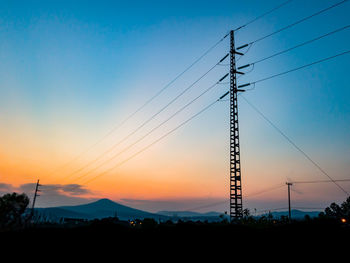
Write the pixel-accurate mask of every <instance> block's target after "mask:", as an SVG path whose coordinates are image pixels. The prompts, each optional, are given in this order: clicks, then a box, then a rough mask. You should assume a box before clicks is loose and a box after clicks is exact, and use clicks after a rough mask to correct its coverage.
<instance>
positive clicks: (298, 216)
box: [265, 209, 321, 219]
mask: <svg viewBox="0 0 350 263" xmlns="http://www.w3.org/2000/svg"><path fill="white" fill-rule="evenodd" d="M320 212H321V211H300V210H296V209H292V210H291V214H292V218H294V219H303V218H304V217H305V216H306V215H309V216H310V217H317V216H318V214H319V213H320ZM271 214H272V216H273V217H275V218H279V217H281V216H288V211H280V212H271ZM265 215H266V214H265Z"/></svg>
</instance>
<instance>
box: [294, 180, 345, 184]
mask: <svg viewBox="0 0 350 263" xmlns="http://www.w3.org/2000/svg"><path fill="white" fill-rule="evenodd" d="M333 182H350V179H339V180H333V181H332V180H317V181H296V182H294V181H293V182H291V183H293V184H316V183H333Z"/></svg>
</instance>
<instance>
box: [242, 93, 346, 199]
mask: <svg viewBox="0 0 350 263" xmlns="http://www.w3.org/2000/svg"><path fill="white" fill-rule="evenodd" d="M241 97H242V98H243V99H244V100H245V101H246V102H247V103H248V105H249V106H251V107H252V108H253V109H254V110H255V111H256V112H257V113H258V114H259V115H260V116H261V117H262V118H263V119H264V120H266V121H267V122H268V123H269V124H270V125H271V126H272V127H273V128H274V129H275V130H276V131H277V132H278V133H279V134H281V135H282V136H283V137H284V138H285V139H286V140H287V141H288V142H289V143H290V144H291V145H292V146H293V147H294V148H295V149H297V150H298V151H299V152H300V153H301V154H302V155H304V157H305V158H306V159H307V160H309V161H310V162H311V163H312V164H313V165H314V166H315V167H316V168H317V169H318V170H320V171H321V172H322V173H323V174H324V175H326V176H327V177H328V178H329V179H330V180H331V181H332V182H333V183H334V184H335V185H336V186H337V187H338V188H339V189H341V190H342V191H343V192H344V193H345V194H346V195H349V194H348V192H347V191H345V189H344V188H343V187H341V186H340V185H339V184H338V183H337V182H336V181H335V180H334V179H333V178H332V177H331V176H330V175H329V174H328V173H327V172H326V171H325V170H324V169H323V168H322V167H321V166H320V165H318V164H317V163H316V162H315V161H314V160H313V159H312V158H311V157H310V156H309V155H308V154H306V153H305V151H303V150H302V149H301V148H300V147H299V146H297V145H296V144H295V143H294V142H293V141H292V140H291V139H290V138H289V137H288V136H287V135H286V134H285V133H284V132H283V131H282V130H281V129H279V128H278V127H277V126H276V125H275V124H274V123H273V122H272V121H271V120H269V118H267V117H266V116H265V114H263V113H262V112H261V111H260V110H259V109H258V108H257V107H255V106H254V105H253V104H252V103H251V102H250V101H248V100H247V99H246V98H245V97H244V96H243V95H241Z"/></svg>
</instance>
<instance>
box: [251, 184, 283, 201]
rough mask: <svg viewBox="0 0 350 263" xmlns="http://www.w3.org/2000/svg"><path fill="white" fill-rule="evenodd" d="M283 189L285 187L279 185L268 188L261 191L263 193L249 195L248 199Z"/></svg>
mask: <svg viewBox="0 0 350 263" xmlns="http://www.w3.org/2000/svg"><path fill="white" fill-rule="evenodd" d="M282 187H284V184H278V185H276V186H273V187H270V188H267V189H265V190H261V191H259V192H255V193H253V194H250V195H249V194H248V195H247V196H246V198H250V197H253V196H257V195H261V194H264V193H267V192H271V191H273V190H276V189H280V188H282Z"/></svg>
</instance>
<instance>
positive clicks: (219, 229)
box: [0, 193, 350, 248]
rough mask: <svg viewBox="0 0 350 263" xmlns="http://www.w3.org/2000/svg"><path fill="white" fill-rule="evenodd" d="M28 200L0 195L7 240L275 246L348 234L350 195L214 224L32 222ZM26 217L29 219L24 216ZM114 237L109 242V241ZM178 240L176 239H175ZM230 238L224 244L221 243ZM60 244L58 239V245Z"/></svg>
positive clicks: (246, 214)
mask: <svg viewBox="0 0 350 263" xmlns="http://www.w3.org/2000/svg"><path fill="white" fill-rule="evenodd" d="M28 204H29V199H28V197H27V196H26V195H25V194H21V195H20V194H16V193H12V194H6V195H4V196H2V197H1V198H0V215H1V219H0V221H1V225H0V226H1V231H0V232H1V237H2V240H6V242H7V244H11V242H10V241H9V240H11V239H14V240H15V241H17V240H26V241H28V242H27V243H31V242H32V241H35V242H33V244H36V242H38V243H40V244H41V245H43V246H45V245H46V244H50V245H52V244H53V243H55V242H57V243H59V242H61V241H60V240H64V243H65V245H68V244H69V245H72V246H74V245H75V244H79V245H82V244H85V245H87V244H89V245H91V244H95V245H97V246H102V245H103V246H105V247H106V248H107V247H111V246H112V245H114V246H115V245H116V243H118V244H120V243H122V244H124V245H125V244H131V247H133V246H135V247H137V246H138V244H142V245H143V246H147V245H148V244H157V245H158V246H159V247H161V246H165V245H166V246H168V247H171V246H180V245H181V246H182V247H183V246H185V247H191V246H192V245H193V244H196V243H201V244H202V245H204V246H206V245H208V246H209V244H211V246H215V245H220V246H225V245H227V246H228V245H229V244H231V240H232V238H233V237H239V239H240V240H241V242H242V244H246V243H247V242H249V243H251V242H252V240H260V244H261V241H262V240H264V242H263V243H266V244H274V245H278V244H276V242H277V243H278V242H279V241H278V240H285V239H290V240H298V242H299V243H303V242H304V243H305V244H307V243H310V242H314V243H317V242H321V241H322V242H330V241H331V240H342V239H343V238H348V237H349V236H350V224H349V215H350V213H349V211H350V209H349V207H350V198H347V199H346V200H345V201H344V202H343V203H342V204H341V205H337V204H335V203H332V204H331V205H330V206H329V207H327V208H326V209H325V211H324V212H322V213H320V215H319V216H318V217H310V216H306V217H305V218H304V219H299V220H296V219H294V220H289V219H288V217H287V216H281V217H278V218H276V217H274V216H273V214H272V213H269V214H266V215H262V216H259V217H257V216H252V215H251V213H250V211H249V210H248V209H246V210H245V211H244V216H243V218H242V219H241V220H236V221H233V222H229V221H228V220H227V217H220V219H221V220H219V221H217V222H208V221H199V220H198V221H191V220H185V219H177V220H176V221H174V220H158V221H157V220H155V219H152V218H144V219H135V220H128V221H127V220H120V219H119V218H118V217H117V215H115V216H114V217H108V218H102V219H93V220H86V219H78V218H77V219H74V218H63V219H62V220H60V221H56V222H51V221H50V220H43V219H41V220H33V218H30V214H31V213H30V211H29V209H28ZM29 219H31V220H29ZM110 240H113V242H110ZM177 240H181V242H177ZM226 241H229V242H226ZM59 244H62V243H59Z"/></svg>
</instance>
